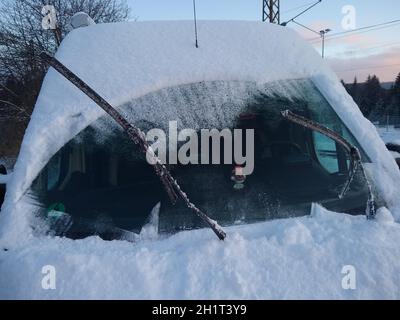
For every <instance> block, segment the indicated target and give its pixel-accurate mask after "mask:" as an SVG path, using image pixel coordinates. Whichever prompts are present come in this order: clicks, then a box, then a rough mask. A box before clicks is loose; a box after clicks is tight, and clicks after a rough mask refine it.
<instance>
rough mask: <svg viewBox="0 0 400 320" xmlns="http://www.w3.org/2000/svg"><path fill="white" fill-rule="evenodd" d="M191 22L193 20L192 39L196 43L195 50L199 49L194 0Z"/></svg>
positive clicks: (194, 1)
mask: <svg viewBox="0 0 400 320" xmlns="http://www.w3.org/2000/svg"><path fill="white" fill-rule="evenodd" d="M193 20H194V38H195V42H196V48H198V47H199V42H198V37H197V14H196V0H193Z"/></svg>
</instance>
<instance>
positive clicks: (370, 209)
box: [282, 110, 375, 219]
mask: <svg viewBox="0 0 400 320" xmlns="http://www.w3.org/2000/svg"><path fill="white" fill-rule="evenodd" d="M282 116H283V117H284V118H285V119H287V120H289V121H291V122H293V123H296V124H298V125H301V126H303V127H305V128H307V129H310V130H313V131H317V132H319V133H321V134H323V135H324V136H327V137H328V138H331V139H332V140H334V141H335V142H337V143H338V144H340V145H341V146H342V147H343V148H344V149H345V150H346V151H347V152H348V154H349V155H350V168H349V176H348V178H347V181H346V183H345V184H344V185H343V188H342V190H341V192H340V193H339V195H338V196H339V198H340V199H342V198H343V197H344V196H345V195H346V193H347V191H348V190H349V188H350V185H351V183H352V181H353V179H354V176H355V174H356V173H357V170H358V169H360V170H361V173H362V176H363V177H364V179H365V182H366V185H367V188H368V201H367V210H366V215H367V219H373V218H374V217H375V198H374V195H373V193H372V187H371V183H370V182H369V180H368V177H367V174H366V172H365V169H364V165H363V163H362V161H361V155H360V151H359V150H358V148H357V147H356V146H354V145H353V144H351V143H350V142H349V141H348V140H347V139H346V138H344V137H343V136H341V135H340V134H338V133H336V132H335V131H333V130H331V129H329V128H327V127H325V126H323V125H321V124H319V123H317V122H315V121H312V120H310V119H308V118H305V117H303V116H300V115H298V114H295V113H293V112H291V111H290V110H285V111H282Z"/></svg>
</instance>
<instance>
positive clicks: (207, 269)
mask: <svg viewBox="0 0 400 320" xmlns="http://www.w3.org/2000/svg"><path fill="white" fill-rule="evenodd" d="M381 211H385V212H384V214H385V215H386V216H388V215H390V213H389V212H388V211H386V210H381ZM226 231H227V233H228V237H227V239H226V241H224V242H221V241H218V240H217V239H216V237H215V235H214V234H213V233H212V232H211V231H210V230H208V229H204V230H197V231H189V232H181V233H179V234H176V235H173V236H171V237H169V238H167V239H162V240H152V241H151V240H148V241H143V242H139V243H138V244H135V245H133V244H130V243H127V242H119V241H113V242H104V241H102V240H100V239H98V238H88V239H86V240H80V241H72V240H68V239H58V238H56V239H51V238H36V239H34V240H32V241H31V243H30V244H29V245H27V246H19V247H15V248H9V251H7V252H4V251H1V252H0V274H1V277H0V299H13V298H17V299H25V298H27V299H32V298H34V299H95V298H99V299H400V273H399V270H400V247H399V245H398V244H399V243H400V225H399V224H397V223H392V222H390V221H388V220H387V219H385V221H384V222H382V223H381V222H379V221H373V222H371V221H367V220H366V219H365V217H361V216H358V217H354V216H349V215H345V214H338V213H331V212H328V211H326V210H324V209H322V208H321V207H318V206H315V207H314V212H313V215H312V216H311V217H303V218H296V219H286V220H279V221H270V222H265V223H260V224H254V225H247V226H235V227H230V228H227V230H226ZM46 265H51V266H54V267H55V270H56V289H55V290H44V289H42V286H41V283H42V279H43V277H44V275H43V274H42V268H43V266H46ZM349 265H350V266H352V267H354V268H355V271H356V277H355V285H356V289H355V290H351V289H350V290H345V289H343V287H342V281H343V278H344V277H345V276H346V274H342V271H343V270H345V269H343V268H344V266H349ZM347 268H348V267H347Z"/></svg>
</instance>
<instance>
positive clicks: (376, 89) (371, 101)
mask: <svg viewBox="0 0 400 320" xmlns="http://www.w3.org/2000/svg"><path fill="white" fill-rule="evenodd" d="M381 98H382V87H381V84H380V81H379V79H378V77H377V76H376V75H373V76H371V75H369V76H368V78H367V81H366V82H365V84H364V87H363V94H362V100H361V103H360V109H361V112H362V113H363V114H364V116H366V117H368V116H369V115H370V114H371V112H372V111H373V110H375V108H376V106H377V104H378V102H379V100H380V99H381Z"/></svg>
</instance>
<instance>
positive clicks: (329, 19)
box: [128, 0, 400, 82]
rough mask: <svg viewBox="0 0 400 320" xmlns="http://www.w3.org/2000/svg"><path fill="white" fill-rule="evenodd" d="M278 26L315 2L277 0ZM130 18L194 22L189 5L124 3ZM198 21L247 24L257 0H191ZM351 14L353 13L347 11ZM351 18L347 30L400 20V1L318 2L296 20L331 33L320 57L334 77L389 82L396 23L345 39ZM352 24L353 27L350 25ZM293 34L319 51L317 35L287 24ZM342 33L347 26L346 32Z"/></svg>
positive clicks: (399, 63) (398, 42) (151, 0)
mask: <svg viewBox="0 0 400 320" xmlns="http://www.w3.org/2000/svg"><path fill="white" fill-rule="evenodd" d="M280 2H281V22H283V21H288V20H290V19H291V18H293V17H294V16H295V15H296V14H297V13H300V12H301V11H303V10H304V9H306V8H307V5H311V4H312V3H314V2H316V1H313V0H280ZM128 3H129V5H130V7H131V9H132V16H133V17H135V18H136V19H137V20H138V21H145V20H188V19H192V18H193V7H192V3H193V2H192V0H128ZM196 6H197V15H198V19H202V20H252V21H260V20H261V17H262V0H196ZM345 6H352V7H353V8H354V15H351V14H350V15H348V14H346V13H343V12H342V10H343V9H344V7H345ZM352 12H353V11H352ZM352 16H353V17H354V18H355V19H352V21H351V22H352V25H351V26H348V27H349V28H350V27H352V28H354V27H355V28H362V27H366V26H371V25H375V24H381V23H385V22H389V21H394V20H398V19H400V0H379V1H377V0H322V2H321V3H320V4H318V5H317V6H315V7H314V8H313V9H311V10H310V11H308V12H307V13H305V14H304V15H302V16H300V17H298V18H297V19H296V21H297V22H298V23H301V24H302V25H304V26H306V27H308V28H311V29H313V30H315V31H319V30H322V29H327V28H328V29H331V30H332V31H330V33H328V34H327V38H326V43H325V58H326V59H327V61H328V63H329V64H330V65H331V66H332V68H333V69H334V70H335V71H336V73H337V74H338V76H339V77H340V78H342V79H344V80H345V81H346V82H352V81H353V79H354V77H355V76H357V78H358V81H359V82H362V81H364V80H365V79H366V78H367V76H368V75H369V74H376V75H377V76H378V77H379V78H380V80H381V81H382V82H386V81H393V80H394V79H395V78H396V75H397V74H398V73H399V72H400V21H399V22H396V23H393V24H390V25H386V26H380V27H376V28H375V29H376V30H372V29H365V30H360V31H358V32H350V33H347V34H342V35H337V36H335V35H334V34H336V33H340V32H344V31H347V29H344V27H343V24H342V22H343V21H348V20H347V18H348V17H350V18H351V17H352ZM353 22H354V23H353ZM287 27H289V28H293V29H295V30H296V31H297V32H298V33H299V34H300V35H301V36H302V37H304V38H305V39H307V41H309V42H310V43H311V44H312V45H313V46H314V47H315V49H316V50H318V51H319V52H321V44H322V41H321V38H320V37H319V35H317V34H315V33H313V32H311V31H309V30H307V29H306V28H304V27H301V26H299V25H296V24H295V23H293V22H290V23H289V24H288V25H287ZM345 28H347V27H345Z"/></svg>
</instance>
